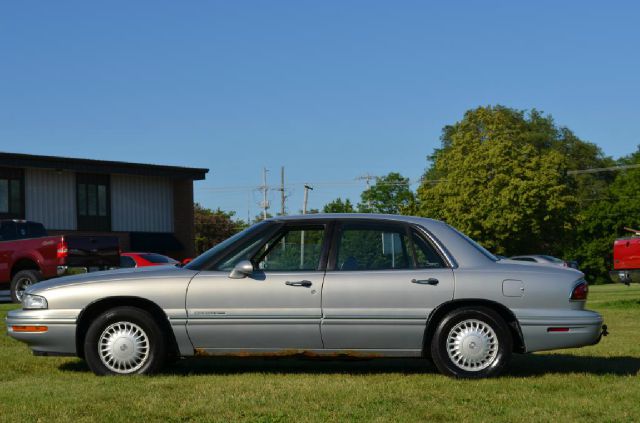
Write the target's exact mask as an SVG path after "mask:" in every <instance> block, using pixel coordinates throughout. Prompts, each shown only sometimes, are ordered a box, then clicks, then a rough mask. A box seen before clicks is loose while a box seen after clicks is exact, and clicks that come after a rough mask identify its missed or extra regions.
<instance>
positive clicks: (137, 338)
mask: <svg viewBox="0 0 640 423" xmlns="http://www.w3.org/2000/svg"><path fill="white" fill-rule="evenodd" d="M84 351H85V358H86V361H87V364H88V365H89V368H90V369H91V370H92V371H93V372H94V373H95V374H97V375H129V374H150V373H155V372H157V371H159V370H160V369H161V368H162V366H163V365H164V363H165V360H166V356H167V349H166V343H165V339H164V336H163V334H162V330H161V329H160V326H159V325H158V324H157V323H156V321H155V319H154V318H153V316H152V315H151V314H149V313H148V312H146V311H145V310H142V309H139V308H135V307H117V308H113V309H111V310H107V311H106V312H104V313H102V314H101V315H100V316H98V318H97V319H96V320H95V321H94V322H93V323H92V324H91V325H90V326H89V330H88V331H87V335H86V338H85V343H84Z"/></svg>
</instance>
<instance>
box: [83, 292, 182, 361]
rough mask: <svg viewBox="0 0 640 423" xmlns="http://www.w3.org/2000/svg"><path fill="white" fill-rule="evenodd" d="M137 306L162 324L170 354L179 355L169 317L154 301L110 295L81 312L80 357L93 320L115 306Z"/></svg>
mask: <svg viewBox="0 0 640 423" xmlns="http://www.w3.org/2000/svg"><path fill="white" fill-rule="evenodd" d="M123 306H129V307H136V308H139V309H142V310H145V311H147V312H148V313H150V314H151V316H153V318H154V320H155V321H156V322H157V323H158V324H159V325H160V329H161V330H162V331H163V332H164V334H165V335H166V336H167V338H166V339H167V340H168V341H169V343H168V345H167V347H168V348H167V349H168V351H169V354H170V355H175V356H177V355H179V350H178V343H177V342H176V337H175V335H174V333H173V330H172V329H171V324H170V323H169V318H168V317H167V315H166V314H165V312H164V311H163V310H162V308H160V306H158V305H157V304H156V303H154V302H153V301H149V300H146V299H144V298H140V297H109V298H103V299H101V300H98V301H96V302H94V303H91V304H89V305H88V306H87V307H85V309H84V310H82V311H81V312H80V315H79V316H78V320H77V322H78V323H77V326H76V353H77V355H78V357H80V358H84V340H85V337H86V335H87V331H88V330H89V326H91V322H93V320H94V319H95V318H96V317H98V316H99V315H100V314H102V313H104V312H105V311H107V310H109V309H112V308H115V307H123Z"/></svg>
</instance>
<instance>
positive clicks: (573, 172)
mask: <svg viewBox="0 0 640 423" xmlns="http://www.w3.org/2000/svg"><path fill="white" fill-rule="evenodd" d="M637 168H640V164H635V165H620V166H611V167H594V168H592V169H581V170H569V171H568V172H567V175H580V174H583V173H600V172H617V171H619V170H625V169H637Z"/></svg>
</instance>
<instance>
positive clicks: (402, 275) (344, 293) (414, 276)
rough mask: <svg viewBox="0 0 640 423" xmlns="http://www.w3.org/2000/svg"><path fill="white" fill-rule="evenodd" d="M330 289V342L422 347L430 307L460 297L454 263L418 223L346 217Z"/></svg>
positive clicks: (326, 333) (401, 349)
mask: <svg viewBox="0 0 640 423" xmlns="http://www.w3.org/2000/svg"><path fill="white" fill-rule="evenodd" d="M334 257H335V259H334V260H333V261H334V266H333V267H334V268H333V269H331V270H329V271H328V272H327V274H326V275H325V280H324V285H323V291H322V298H323V304H322V311H323V321H322V338H323V340H324V346H325V348H326V349H330V350H360V351H361V352H362V350H369V351H371V352H381V353H386V354H391V355H393V354H394V353H395V354H397V355H419V354H420V353H421V351H422V343H423V338H424V331H425V327H426V321H427V317H428V315H429V313H430V312H431V311H432V310H433V309H434V308H435V307H436V306H438V305H439V304H441V303H443V302H445V301H448V300H451V299H452V298H453V289H454V279H453V271H452V270H451V269H450V268H448V267H447V266H446V264H445V261H444V260H443V258H442V257H441V256H440V255H439V254H438V253H437V252H436V250H435V249H434V247H433V246H432V245H431V243H430V241H429V240H428V239H426V238H425V237H424V236H423V235H422V234H421V233H419V232H418V231H417V230H416V229H415V228H412V227H410V226H408V225H404V224H396V223H375V224H370V223H344V224H343V225H342V226H341V228H340V229H339V230H338V236H337V252H336V253H334Z"/></svg>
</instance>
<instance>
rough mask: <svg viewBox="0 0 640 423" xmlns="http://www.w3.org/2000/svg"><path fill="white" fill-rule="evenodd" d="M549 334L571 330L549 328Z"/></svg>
mask: <svg viewBox="0 0 640 423" xmlns="http://www.w3.org/2000/svg"><path fill="white" fill-rule="evenodd" d="M547 332H569V328H547Z"/></svg>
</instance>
